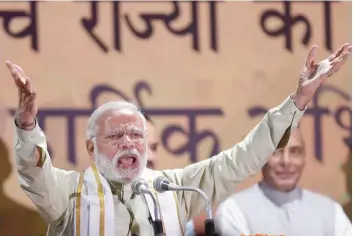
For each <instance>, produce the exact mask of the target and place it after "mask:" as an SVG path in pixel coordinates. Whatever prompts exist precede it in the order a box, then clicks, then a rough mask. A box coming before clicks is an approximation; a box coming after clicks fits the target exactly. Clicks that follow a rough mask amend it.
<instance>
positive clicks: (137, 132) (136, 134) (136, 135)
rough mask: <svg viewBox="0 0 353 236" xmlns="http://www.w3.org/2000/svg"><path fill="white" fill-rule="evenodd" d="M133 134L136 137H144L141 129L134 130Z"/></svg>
mask: <svg viewBox="0 0 353 236" xmlns="http://www.w3.org/2000/svg"><path fill="white" fill-rule="evenodd" d="M132 136H133V137H134V138H140V137H142V133H141V132H139V131H133V132H132Z"/></svg>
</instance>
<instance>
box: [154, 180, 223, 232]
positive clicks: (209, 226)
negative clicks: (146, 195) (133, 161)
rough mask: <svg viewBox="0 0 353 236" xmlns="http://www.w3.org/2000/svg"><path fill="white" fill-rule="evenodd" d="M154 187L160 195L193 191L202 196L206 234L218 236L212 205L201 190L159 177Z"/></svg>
mask: <svg viewBox="0 0 353 236" xmlns="http://www.w3.org/2000/svg"><path fill="white" fill-rule="evenodd" d="M153 187H154V189H155V190H156V191H157V192H159V193H163V192H165V191H192V192H197V193H198V194H200V195H201V196H202V197H203V199H204V200H205V202H206V220H205V233H206V235H207V236H215V235H217V234H216V233H215V227H214V220H213V216H212V204H211V202H210V200H209V199H208V197H207V195H206V194H205V193H204V192H203V191H202V190H201V189H198V188H195V187H187V186H182V187H181V186H178V185H176V184H174V183H171V182H170V181H169V180H168V179H167V178H165V177H164V176H159V177H157V178H155V179H154V181H153Z"/></svg>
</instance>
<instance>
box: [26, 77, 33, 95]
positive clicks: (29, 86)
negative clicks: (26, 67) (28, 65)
mask: <svg viewBox="0 0 353 236" xmlns="http://www.w3.org/2000/svg"><path fill="white" fill-rule="evenodd" d="M25 88H26V90H27V92H28V93H31V92H32V82H31V79H30V78H29V77H27V78H26V84H25Z"/></svg>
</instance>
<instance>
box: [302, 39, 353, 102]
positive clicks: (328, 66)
mask: <svg viewBox="0 0 353 236" xmlns="http://www.w3.org/2000/svg"><path fill="white" fill-rule="evenodd" d="M317 50H318V46H316V45H314V46H312V48H311V50H310V52H309V55H308V58H307V60H306V63H305V66H304V69H303V71H302V73H301V74H300V77H299V84H298V90H297V93H299V94H300V95H301V96H302V97H303V98H306V99H307V100H308V102H309V101H310V100H311V98H312V97H313V96H314V93H315V92H316V90H317V89H318V88H319V87H320V86H321V85H322V83H323V82H324V81H325V80H326V79H327V78H328V77H330V76H331V75H332V74H333V73H335V72H337V71H338V70H340V69H341V68H342V66H343V65H344V63H345V62H346V60H347V58H348V55H349V54H350V53H351V52H352V45H351V44H349V43H346V44H344V45H343V46H342V47H341V48H340V49H339V50H337V51H336V52H335V53H333V54H332V55H330V56H329V57H328V58H326V59H325V60H322V61H320V62H319V63H316V62H315V60H316V53H317Z"/></svg>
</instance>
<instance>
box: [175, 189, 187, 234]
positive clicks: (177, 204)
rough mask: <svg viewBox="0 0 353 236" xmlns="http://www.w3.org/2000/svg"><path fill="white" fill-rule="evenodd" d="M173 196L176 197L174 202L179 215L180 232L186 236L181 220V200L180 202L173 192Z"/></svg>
mask: <svg viewBox="0 0 353 236" xmlns="http://www.w3.org/2000/svg"><path fill="white" fill-rule="evenodd" d="M173 196H174V202H175V207H176V211H177V213H178V220H179V227H180V232H181V234H182V235H183V236H185V234H184V230H183V227H182V224H181V220H180V212H179V211H180V209H179V200H178V196H177V193H176V192H173Z"/></svg>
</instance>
